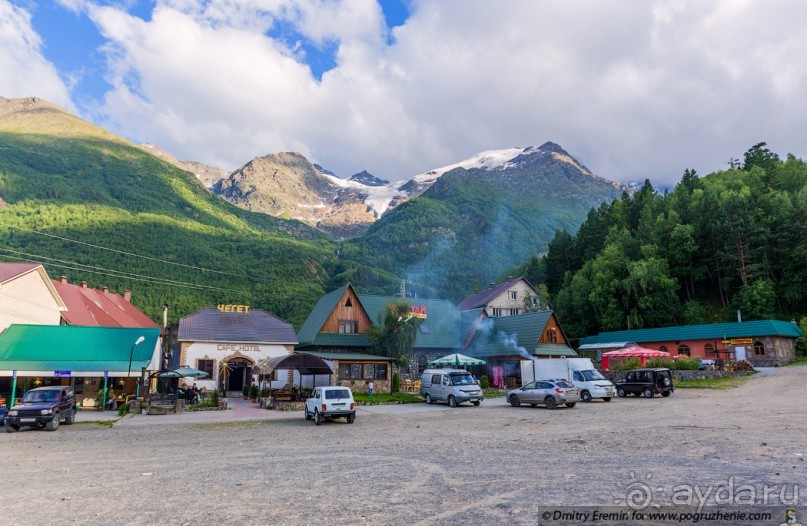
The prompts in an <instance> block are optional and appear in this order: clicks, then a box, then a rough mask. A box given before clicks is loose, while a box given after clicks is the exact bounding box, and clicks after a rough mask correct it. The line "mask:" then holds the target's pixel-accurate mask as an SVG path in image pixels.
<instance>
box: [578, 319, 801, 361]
mask: <svg viewBox="0 0 807 526" xmlns="http://www.w3.org/2000/svg"><path fill="white" fill-rule="evenodd" d="M801 336H802V332H801V329H800V328H799V326H798V325H796V323H795V322H788V321H779V320H759V321H744V322H732V323H708V324H703V325H682V326H676V327H660V328H656V329H634V330H629V331H610V332H601V333H599V334H597V335H596V336H588V337H586V338H583V339H582V340H580V344H581V346H586V347H590V348H594V347H593V346H594V345H595V344H606V343H609V342H622V341H630V342H636V343H638V344H641V345H642V347H647V348H650V349H655V350H658V351H664V352H669V353H670V356H672V357H675V356H688V357H696V356H697V357H699V358H701V359H702V360H724V361H725V360H748V361H749V362H751V364H752V365H754V366H759V367H766V366H776V365H784V364H786V363H787V362H789V361H791V360H793V359H794V358H795V357H796V340H797V339H798V338H800V337H801Z"/></svg>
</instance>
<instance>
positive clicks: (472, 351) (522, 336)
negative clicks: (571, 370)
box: [468, 310, 576, 358]
mask: <svg viewBox="0 0 807 526" xmlns="http://www.w3.org/2000/svg"><path fill="white" fill-rule="evenodd" d="M552 313H553V311H551V310H546V311H538V312H528V313H525V314H519V315H517V316H504V317H502V318H487V319H485V320H482V322H481V323H480V326H479V328H478V329H477V332H476V335H475V336H474V338H473V340H471V344H470V345H469V346H468V353H469V355H471V356H473V357H475V358H477V357H482V358H484V357H493V356H517V355H519V354H524V353H525V354H527V355H534V354H541V355H565V356H576V354H575V352H574V351H573V350H572V349H571V348H570V347H568V346H567V345H564V344H544V343H540V340H541V334H543V332H544V329H545V328H546V325H547V323H549V320H550V319H551V318H552ZM550 351H553V352H550ZM555 351H556V352H555ZM525 358H526V356H525Z"/></svg>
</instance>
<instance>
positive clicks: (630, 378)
mask: <svg viewBox="0 0 807 526" xmlns="http://www.w3.org/2000/svg"><path fill="white" fill-rule="evenodd" d="M673 391H675V384H674V383H673V376H672V371H670V370H669V369H665V368H661V367H659V368H655V369H634V370H633V371H629V372H628V374H627V376H625V379H624V380H620V381H618V382H617V383H616V394H617V396H619V397H620V398H625V397H626V396H628V394H634V395H636V396H641V395H644V396H645V398H653V396H655V395H656V393H658V394H660V395H661V396H663V397H665V398H666V397H668V396H670V395H671V394H672V393H673Z"/></svg>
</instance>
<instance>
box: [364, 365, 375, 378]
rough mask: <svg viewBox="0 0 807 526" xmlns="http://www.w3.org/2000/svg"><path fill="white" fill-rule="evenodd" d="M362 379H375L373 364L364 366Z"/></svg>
mask: <svg viewBox="0 0 807 526" xmlns="http://www.w3.org/2000/svg"><path fill="white" fill-rule="evenodd" d="M364 377H365V378H367V379H371V378H375V364H374V363H366V364H364Z"/></svg>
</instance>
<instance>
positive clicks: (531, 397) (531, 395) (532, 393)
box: [518, 382, 538, 404]
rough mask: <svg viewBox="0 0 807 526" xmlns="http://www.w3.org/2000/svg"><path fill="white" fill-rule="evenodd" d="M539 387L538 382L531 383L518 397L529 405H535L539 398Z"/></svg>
mask: <svg viewBox="0 0 807 526" xmlns="http://www.w3.org/2000/svg"><path fill="white" fill-rule="evenodd" d="M537 385H538V382H530V383H528V384H527V385H525V386H524V388H523V390H522V391H521V392H520V393H519V394H518V397H519V398H520V399H521V401H522V402H526V403H528V404H534V403H535V400H536V398H537V395H536V393H537V391H536V389H537Z"/></svg>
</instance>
